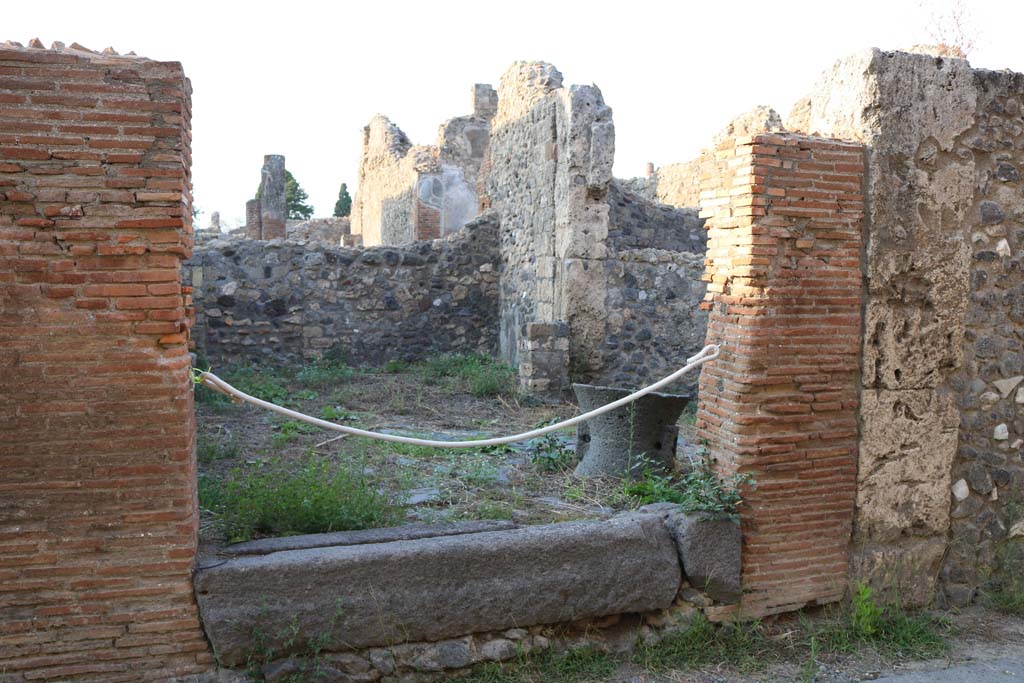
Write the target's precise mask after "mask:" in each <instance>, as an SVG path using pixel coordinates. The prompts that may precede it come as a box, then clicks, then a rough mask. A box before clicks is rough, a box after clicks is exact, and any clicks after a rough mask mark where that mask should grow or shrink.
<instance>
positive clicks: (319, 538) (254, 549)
mask: <svg viewBox="0 0 1024 683" xmlns="http://www.w3.org/2000/svg"><path fill="white" fill-rule="evenodd" d="M516 527H517V525H516V524H515V523H513V522H508V521H503V520H493V521H480V522H451V523H448V524H403V525H402V526H395V527H382V528H379V529H360V530H358V531H337V532H333V533H326V534H304V535H301V536H280V537H277V538H261V539H259V540H256V541H246V542H244V543H235V544H233V545H229V546H227V547H225V548H222V549H221V550H220V554H221V555H231V556H237V555H269V554H270V553H276V552H281V551H284V550H306V549H309V548H327V547H334V546H348V545H365V544H369V543H390V542H392V541H412V540H416V539H421V538H436V537H438V536H458V535H460V534H477V533H482V532H485V531H506V530H508V529H515V528H516ZM200 569H202V567H200Z"/></svg>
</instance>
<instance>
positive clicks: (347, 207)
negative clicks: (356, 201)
mask: <svg viewBox="0 0 1024 683" xmlns="http://www.w3.org/2000/svg"><path fill="white" fill-rule="evenodd" d="M350 213H352V197H351V196H350V195H349V193H348V185H346V184H345V183H342V184H341V189H340V190H338V201H336V202H335V203H334V216H335V217H336V218H343V217H345V216H347V215H349V214H350Z"/></svg>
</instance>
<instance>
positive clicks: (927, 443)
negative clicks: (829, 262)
mask: <svg viewBox="0 0 1024 683" xmlns="http://www.w3.org/2000/svg"><path fill="white" fill-rule="evenodd" d="M1022 79H1024V77H1022V76H1021V75H1020V74H1014V73H1010V72H1002V73H993V72H987V71H979V70H974V69H972V68H971V67H970V65H969V64H968V63H967V62H965V61H963V60H958V59H948V58H937V57H931V56H926V55H920V54H918V55H915V54H908V53H900V52H881V51H878V50H873V51H868V52H864V53H861V54H858V55H855V56H853V57H851V58H849V59H846V60H843V61H840V62H839V63H837V64H836V66H835V67H834V68H833V69H832V70H831V71H829V72H827V73H826V74H824V75H823V77H822V79H821V81H820V82H819V84H818V85H817V86H816V88H815V91H814V94H812V95H811V96H809V97H808V98H806V99H805V100H804V101H802V102H801V103H799V104H798V105H797V107H796V109H795V111H794V114H793V116H792V117H791V120H790V122H789V125H790V127H792V128H800V129H803V130H807V131H817V132H822V133H826V134H830V135H840V136H843V137H848V138H850V139H856V140H862V141H864V142H865V143H867V144H868V145H869V146H870V148H871V153H870V156H869V159H870V163H869V183H868V190H869V193H870V195H871V203H870V207H871V208H870V212H869V215H868V218H869V230H868V242H867V263H866V278H867V309H866V320H865V330H864V340H863V367H864V369H863V387H862V400H861V406H862V407H861V415H860V417H861V424H862V439H863V442H862V447H861V460H860V494H859V497H858V514H857V524H856V532H855V551H854V561H855V563H856V569H857V575H858V576H859V577H861V578H863V579H865V580H870V581H871V582H873V583H875V584H876V585H879V586H885V587H890V588H896V589H898V590H899V593H900V596H901V597H902V598H903V599H904V600H905V601H908V602H915V603H926V602H929V601H930V600H931V599H932V597H933V596H934V595H935V579H936V578H938V579H939V583H940V584H941V587H942V589H943V590H942V591H941V592H940V597H943V598H945V599H947V600H949V601H950V602H952V603H954V604H963V603H966V602H968V601H969V600H970V599H972V597H973V596H974V595H975V594H976V591H977V589H978V588H979V587H980V586H981V585H982V584H983V583H984V582H985V580H986V578H988V577H990V576H991V575H992V574H993V572H994V573H995V574H996V576H997V577H998V576H999V574H1000V572H1003V573H1006V572H1014V571H1018V570H1019V565H1018V569H1013V568H1012V567H1011V566H1007V565H1006V558H1007V557H1009V556H1012V553H1013V552H1018V553H1019V552H1020V549H1019V542H1020V541H1019V537H1018V540H1017V541H1016V543H1017V544H1018V547H1017V549H1016V550H1014V547H1013V545H1014V542H1013V541H1012V540H1011V541H1008V540H1007V536H1008V535H1009V534H1010V532H1011V530H1012V529H1013V526H1014V524H1017V523H1019V521H1020V520H1019V514H1020V513H1019V509H1020V507H1019V501H1020V499H1021V496H1022V490H1024V467H1022V462H1021V446H1022V444H1024V442H1022V437H1024V420H1022V417H1021V411H1022V406H1021V404H1020V403H1019V402H1017V401H1016V398H1017V397H1016V394H1015V393H1014V388H1013V387H1015V386H1019V383H1020V377H1021V376H1022V375H1024V365H1022V364H1024V353H1022V339H1021V336H1020V330H1021V316H1022V309H1021V304H1020V302H1021V300H1022V299H1021V295H1022V294H1024V274H1022V273H1024V270H1022V267H1021V263H1022V261H1021V254H1022V248H1024V243H1022V234H1021V230H1022V227H1024V200H1022V198H1021V194H1020V184H1019V174H1020V171H1019V170H1018V169H1019V168H1020V166H1021V164H1022V160H1024V158H1022V150H1024V143H1022V141H1021V140H1022V138H1021V133H1022V130H1024V119H1022V117H1021V107H1022V104H1024V103H1022V94H1024V82H1022ZM895 111H898V112H900V115H899V116H886V115H880V112H881V113H885V112H895ZM1022 399H1024V397H1022ZM1017 533H1018V535H1024V529H1022V528H1020V527H1018V530H1017ZM1018 561H1019V560H1018Z"/></svg>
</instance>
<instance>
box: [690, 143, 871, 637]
mask: <svg viewBox="0 0 1024 683" xmlns="http://www.w3.org/2000/svg"><path fill="white" fill-rule="evenodd" d="M715 159H716V162H717V164H718V174H717V175H716V176H709V179H708V182H707V183H706V184H705V185H704V187H705V190H704V192H702V200H701V203H702V212H701V215H703V216H705V217H706V218H707V219H708V221H707V226H708V254H707V255H708V260H707V263H708V266H707V274H706V276H705V277H706V279H707V280H708V293H707V301H706V304H705V307H706V308H707V309H708V310H709V319H708V337H707V339H708V343H717V344H720V345H721V356H720V357H719V358H718V359H716V360H715V361H714V362H713V363H709V364H707V365H704V366H703V371H702V373H701V377H700V404H699V409H698V414H697V428H698V434H699V435H700V436H701V437H702V438H705V439H707V443H708V448H709V450H710V454H711V456H712V457H714V458H716V459H717V461H718V463H719V466H720V467H721V468H722V469H723V470H724V471H726V472H729V471H737V470H738V471H740V472H744V473H748V474H750V475H752V476H753V477H754V479H755V482H756V486H755V487H754V488H752V489H750V490H747V491H745V495H744V498H745V501H746V503H745V505H744V507H743V508H742V509H741V518H742V526H743V590H744V595H743V601H742V605H741V612H742V614H743V615H744V616H746V617H753V616H758V615H763V614H770V613H775V612H785V611H792V610H794V609H799V608H801V607H803V606H804V605H806V604H821V603H825V602H831V601H835V600H839V599H840V598H841V597H842V596H843V594H844V592H845V588H846V575H847V570H848V557H849V540H850V533H851V527H852V523H853V511H854V497H855V493H856V472H857V471H856V462H857V420H856V408H857V393H858V392H857V374H858V366H859V360H860V358H859V356H860V336H861V315H860V309H861V296H860V292H861V274H860V250H861V230H862V218H863V212H864V208H863V207H864V202H863V194H862V182H863V173H864V151H863V148H862V147H861V146H860V145H858V144H849V143H842V142H837V141H832V140H822V139H817V138H807V137H799V136H791V135H759V136H755V137H752V138H740V139H737V140H735V141H733V142H731V143H730V142H727V141H722V142H720V143H719V145H718V147H717V148H716V151H715Z"/></svg>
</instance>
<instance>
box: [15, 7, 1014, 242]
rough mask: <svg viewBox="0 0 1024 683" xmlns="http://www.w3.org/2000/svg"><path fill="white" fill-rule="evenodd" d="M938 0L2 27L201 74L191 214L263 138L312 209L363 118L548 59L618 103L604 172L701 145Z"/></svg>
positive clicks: (212, 14)
mask: <svg viewBox="0 0 1024 683" xmlns="http://www.w3.org/2000/svg"><path fill="white" fill-rule="evenodd" d="M969 4H970V23H971V26H970V27H969V28H971V30H972V32H973V33H974V34H975V35H976V36H977V47H976V48H975V50H974V51H973V52H972V53H971V55H970V60H971V63H972V64H973V65H974V66H975V67H985V68H991V69H1003V68H1011V69H1013V70H1015V71H1024V39H1022V38H1021V35H1022V34H1021V32H1022V30H1024V3H1022V2H1020V0H977V1H974V2H970V3H969ZM948 7H949V0H934V2H926V3H921V2H919V1H918V0H860V1H859V2H854V3H850V2H842V3H839V2H826V1H823V0H817V1H815V2H787V1H786V0H775V1H774V2H770V3H769V2H764V1H760V2H743V1H738V0H734V1H732V2H716V1H713V0H708V1H704V2H685V1H680V0H672V1H670V2H643V1H640V2H622V1H621V0H620V1H618V2H597V1H589V2H558V1H557V0H543V1H535V0H528V1H520V2H516V1H511V0H507V1H505V2H493V1H490V2H488V1H484V2H481V1H480V0H474V1H467V2H461V1H460V2H444V1H442V0H435V1H434V2H394V1H392V2H381V1H380V0H376V1H374V0H367V1H364V2H357V3H344V4H342V3H327V2H316V3H313V2H303V1H300V0H291V1H289V2H273V3H269V2H246V3H230V4H229V3H218V2H214V1H213V0H207V1H206V2H190V1H181V0H179V1H178V2H173V3H166V2H164V3H157V2H138V1H137V0H136V1H134V2H101V1H99V0H94V1H92V2H82V1H81V0H75V1H72V2H63V1H54V0H49V1H45V2H18V3H10V4H9V5H5V6H4V17H3V19H2V20H0V31H2V35H0V40H3V39H10V40H17V41H19V42H22V43H27V41H28V40H29V39H31V38H34V37H39V38H41V39H42V40H43V42H44V43H46V44H47V45H49V44H50V43H51V42H52V41H55V40H60V41H63V42H65V43H68V44H70V43H72V42H74V41H78V42H79V43H81V44H83V45H85V46H87V47H90V48H92V49H97V50H98V49H102V48H104V47H107V46H108V45H109V46H113V47H114V48H115V49H117V50H118V51H120V52H127V51H129V50H134V51H135V52H137V53H138V54H140V55H144V56H147V57H150V58H152V59H160V60H175V61H181V62H183V63H184V65H185V72H186V74H187V75H188V76H189V78H191V80H192V87H193V90H194V93H193V147H192V149H193V161H194V165H193V171H194V177H193V180H194V184H195V201H196V205H197V206H198V207H199V208H200V209H202V210H203V214H202V216H201V217H200V219H199V224H200V225H201V226H203V227H205V226H206V225H207V223H208V222H209V214H210V212H212V211H220V213H221V217H222V220H223V221H224V222H225V223H227V224H229V225H232V226H233V225H234V224H237V223H239V222H240V221H241V220H242V218H243V215H244V205H245V201H246V199H248V198H250V197H251V196H252V195H253V194H254V193H255V190H256V187H257V185H258V184H259V177H260V166H261V164H262V159H263V155H264V154H284V155H285V156H286V157H287V167H288V169H289V170H290V171H291V172H292V173H293V174H294V175H295V177H296V178H297V179H298V180H299V182H300V183H301V184H302V186H303V187H304V188H305V189H306V190H307V191H308V192H309V194H310V199H311V202H312V203H313V205H314V208H315V209H316V215H318V216H321V215H330V213H331V211H332V210H333V207H334V201H335V199H336V198H337V193H338V186H339V185H340V183H342V182H347V183H348V185H349V188H350V190H354V187H355V184H356V180H357V172H358V164H359V152H360V144H361V137H362V133H361V131H362V127H363V126H364V125H366V123H367V122H368V121H369V119H370V117H371V116H372V115H373V114H375V113H377V112H380V113H382V114H386V115H387V116H389V117H390V118H391V119H392V120H393V121H394V122H396V123H397V124H398V125H399V126H401V127H402V129H403V130H405V132H406V133H407V134H408V135H409V136H410V138H411V139H412V140H413V142H415V143H422V144H428V143H433V142H434V141H435V139H436V137H437V128H438V126H439V125H440V124H441V123H442V122H443V121H444V120H445V119H448V118H451V117H453V116H458V115H462V114H467V113H469V111H470V88H471V85H472V84H473V83H492V84H493V85H494V86H495V87H497V84H498V79H499V77H500V76H501V73H502V72H503V71H504V70H505V68H506V67H507V66H508V65H509V64H511V63H512V62H513V61H516V60H522V59H536V60H545V61H548V62H551V63H553V64H554V65H555V66H557V67H558V68H559V69H560V70H561V71H562V73H563V74H564V76H565V82H566V83H567V84H569V83H595V84H597V85H598V86H599V87H600V88H601V90H602V92H603V93H604V97H605V101H606V102H607V103H608V104H609V105H611V107H612V109H613V110H614V114H615V129H616V161H615V174H616V175H617V176H621V177H628V176H634V175H641V174H642V173H643V171H644V165H645V163H646V162H647V161H652V162H654V163H655V164H656V165H659V166H660V165H662V164H667V163H672V162H675V161H685V160H687V159H690V158H692V157H693V156H695V155H696V154H697V152H698V151H699V150H700V148H701V147H702V146H704V145H705V144H706V143H707V142H708V141H709V140H710V139H711V136H712V135H714V134H715V133H716V132H717V131H718V130H719V129H720V128H722V127H723V126H724V125H725V124H726V123H727V122H728V121H729V120H730V119H731V118H733V117H734V116H735V115H737V114H740V113H742V112H744V111H746V110H748V109H750V108H751V107H753V106H755V105H758V104H767V105H770V106H773V107H775V108H776V109H777V110H778V111H779V112H780V113H781V114H782V116H783V118H784V119H785V117H786V115H787V114H788V112H789V109H790V107H791V106H792V104H793V103H794V102H795V101H796V100H797V99H798V98H799V97H800V96H801V95H803V94H804V93H805V92H806V91H807V90H808V89H809V88H810V86H811V84H812V83H813V81H814V79H815V78H816V76H817V75H818V74H819V73H820V72H821V71H823V70H824V69H826V68H827V67H828V66H829V65H830V64H832V63H833V62H834V61H835V60H836V59H838V58H839V57H842V56H844V55H847V54H850V53H852V52H856V51H858V50H860V49H863V48H867V47H871V46H875V47H881V48H887V49H892V48H897V47H907V46H910V45H913V44H916V43H925V42H931V41H930V40H929V36H928V30H927V26H928V25H929V22H930V16H931V15H932V14H935V13H939V14H942V13H943V12H944V11H946V10H947V8H948Z"/></svg>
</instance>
